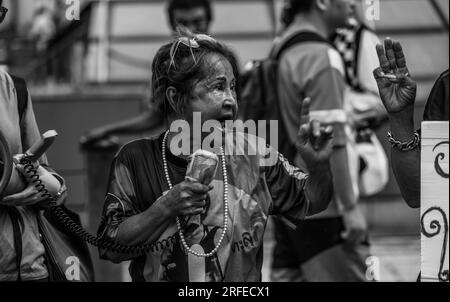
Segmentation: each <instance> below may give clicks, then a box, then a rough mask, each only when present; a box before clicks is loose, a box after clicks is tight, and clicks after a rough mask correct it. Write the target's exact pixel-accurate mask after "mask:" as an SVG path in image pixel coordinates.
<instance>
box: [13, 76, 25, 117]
mask: <svg viewBox="0 0 450 302" xmlns="http://www.w3.org/2000/svg"><path fill="white" fill-rule="evenodd" d="M10 76H11V78H12V80H13V83H14V87H15V88H16V92H17V107H18V108H17V109H18V112H19V118H20V121H21V122H22V118H23V116H24V114H25V111H26V109H27V103H28V89H27V84H26V83H25V80H24V79H22V78H19V77H16V76H13V75H10Z"/></svg>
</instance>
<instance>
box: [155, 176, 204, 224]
mask: <svg viewBox="0 0 450 302" xmlns="http://www.w3.org/2000/svg"><path fill="white" fill-rule="evenodd" d="M212 189H213V187H212V186H205V185H203V184H201V183H199V182H192V181H187V180H185V181H183V182H181V183H179V184H178V185H176V186H174V187H173V188H172V189H171V190H170V191H168V192H167V194H165V195H164V196H163V197H161V198H160V199H159V202H160V205H162V206H163V207H164V209H165V211H166V212H167V213H168V215H169V216H172V217H176V216H194V215H198V214H203V212H204V211H205V206H206V198H207V196H208V192H209V191H211V190H212Z"/></svg>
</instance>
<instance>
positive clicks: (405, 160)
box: [373, 39, 449, 208]
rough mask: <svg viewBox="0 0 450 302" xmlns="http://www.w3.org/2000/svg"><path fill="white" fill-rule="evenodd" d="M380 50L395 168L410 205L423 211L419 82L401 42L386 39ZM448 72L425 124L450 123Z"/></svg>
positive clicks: (433, 97)
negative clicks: (417, 113) (416, 119)
mask: <svg viewBox="0 0 450 302" xmlns="http://www.w3.org/2000/svg"><path fill="white" fill-rule="evenodd" d="M376 50H377V53H378V57H379V62H380V65H379V67H378V68H376V69H375V70H374V71H373V74H374V77H375V79H376V81H377V85H378V89H379V92H380V96H381V100H382V101H383V104H384V106H385V107H386V110H387V112H388V115H389V122H390V125H391V132H390V133H389V135H390V137H391V139H390V142H391V144H392V148H391V150H392V151H391V153H392V161H391V165H392V169H393V170H394V175H395V178H396V180H397V183H398V185H399V187H400V191H401V194H402V196H403V198H404V200H405V201H406V203H407V204H408V205H409V206H410V207H411V208H419V207H420V162H421V161H420V158H421V157H420V155H421V154H420V131H415V130H414V104H415V100H416V94H417V82H416V81H414V79H413V78H412V76H411V74H410V73H409V70H408V66H407V64H406V58H405V54H404V53H403V48H402V45H401V44H400V42H397V41H392V40H391V39H386V40H385V41H384V45H382V44H379V45H377V46H376ZM448 73H449V71H448V70H446V71H445V72H443V73H442V74H441V75H440V76H439V78H438V79H437V81H436V83H435V85H434V87H433V89H432V91H431V93H430V96H429V98H428V101H427V104H426V106H425V111H424V114H423V121H447V122H448V120H449V118H448V115H449V114H448V111H449V110H448V107H449V75H448ZM389 77H390V78H389Z"/></svg>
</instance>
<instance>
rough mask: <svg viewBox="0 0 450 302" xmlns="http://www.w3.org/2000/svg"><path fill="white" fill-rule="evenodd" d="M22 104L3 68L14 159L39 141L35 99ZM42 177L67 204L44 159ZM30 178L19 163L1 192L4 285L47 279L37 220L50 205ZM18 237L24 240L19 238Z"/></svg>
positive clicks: (3, 112)
mask: <svg viewBox="0 0 450 302" xmlns="http://www.w3.org/2000/svg"><path fill="white" fill-rule="evenodd" d="M2 4H3V0H0V22H2V21H3V20H4V18H5V15H6V12H7V9H6V8H4V7H3V6H2ZM18 102H19V100H18V89H16V87H15V86H14V82H13V80H12V78H11V76H10V75H9V74H7V73H6V72H3V71H1V70H0V132H1V135H2V136H3V137H4V138H5V140H6V142H7V144H8V149H9V150H10V152H11V155H20V154H23V153H25V151H27V150H28V148H30V147H31V146H32V145H33V144H34V143H35V142H36V141H38V140H39V139H40V133H39V129H38V126H37V124H36V119H35V116H34V112H33V107H32V102H31V97H30V95H29V94H27V100H26V106H25V108H24V112H22V113H21V112H19V109H18V108H20V106H19V104H18ZM0 164H1V162H0ZM5 168H6V167H5ZM1 169H2V166H1V165H0V170H1ZM37 173H38V175H39V177H40V180H41V181H42V183H43V185H45V187H46V189H47V190H48V191H49V193H50V194H51V195H53V196H55V199H57V200H58V202H59V203H60V202H61V201H62V200H64V197H65V192H66V186H65V184H64V180H63V178H62V177H61V176H59V175H58V174H57V173H55V172H54V171H53V170H52V169H50V168H49V167H48V162H47V158H46V157H45V156H43V157H42V158H41V159H40V161H39V164H38V168H37ZM26 176H27V173H26V172H25V168H24V166H23V165H14V166H13V172H12V177H11V181H10V184H9V185H8V188H9V189H8V188H7V189H6V191H5V192H0V193H3V195H2V196H0V230H1V231H0V281H47V280H48V271H47V267H46V264H45V262H44V257H45V249H44V246H43V244H42V243H41V240H40V237H39V230H38V222H37V217H38V215H40V210H41V209H43V208H45V207H46V206H48V205H49V204H48V200H47V197H44V196H43V194H42V193H41V192H39V191H38V189H37V188H36V186H35V184H34V182H33V181H34V179H33V180H32V179H30V178H29V177H26ZM11 188H17V189H18V190H14V189H11ZM17 191H18V192H17ZM5 195H6V196H5ZM56 196H59V198H56ZM12 217H15V218H14V221H16V222H18V225H17V224H16V225H17V226H18V228H17V227H15V226H14V225H15V223H14V222H13V221H12V220H13V218H12ZM17 235H18V236H20V237H19V238H17V237H16V236H17ZM20 255H21V257H20Z"/></svg>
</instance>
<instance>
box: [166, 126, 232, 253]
mask: <svg viewBox="0 0 450 302" xmlns="http://www.w3.org/2000/svg"><path fill="white" fill-rule="evenodd" d="M168 135H169V132H168V131H167V132H166V134H165V135H164V139H163V143H162V159H163V165H164V174H165V176H166V180H167V184H168V186H169V190H171V189H172V188H173V186H172V182H171V180H170V176H169V167H168V164H167V158H166V143H167V137H168ZM220 151H221V156H220V157H221V158H222V172H223V183H224V189H223V200H224V214H223V231H222V234H221V235H220V239H219V242H218V243H217V246H216V247H215V248H214V249H213V250H212V251H211V252H209V253H198V252H196V251H193V250H192V249H191V248H190V247H189V246H188V244H187V242H186V239H185V237H184V233H183V229H182V227H181V222H180V218H179V217H177V218H176V222H177V228H178V234H179V235H180V239H181V243H182V244H183V247H184V249H185V250H186V251H187V252H188V253H190V254H192V255H195V256H197V257H202V258H209V257H212V256H213V255H214V254H216V253H217V251H218V250H219V248H220V246H221V245H222V242H223V239H224V238H225V234H226V233H227V229H228V175H227V167H226V162H225V152H224V150H223V147H221V148H220Z"/></svg>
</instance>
